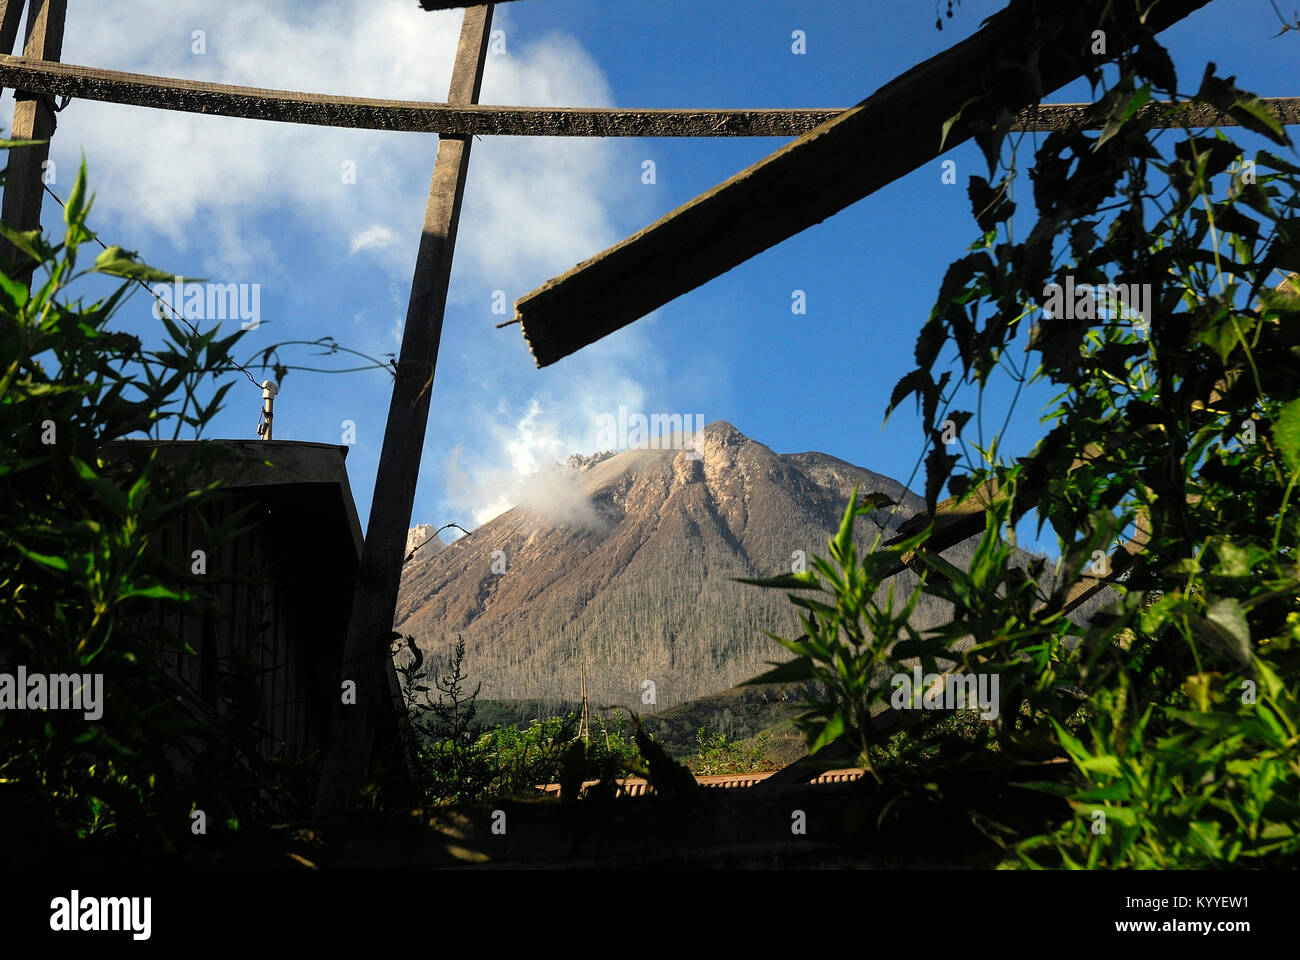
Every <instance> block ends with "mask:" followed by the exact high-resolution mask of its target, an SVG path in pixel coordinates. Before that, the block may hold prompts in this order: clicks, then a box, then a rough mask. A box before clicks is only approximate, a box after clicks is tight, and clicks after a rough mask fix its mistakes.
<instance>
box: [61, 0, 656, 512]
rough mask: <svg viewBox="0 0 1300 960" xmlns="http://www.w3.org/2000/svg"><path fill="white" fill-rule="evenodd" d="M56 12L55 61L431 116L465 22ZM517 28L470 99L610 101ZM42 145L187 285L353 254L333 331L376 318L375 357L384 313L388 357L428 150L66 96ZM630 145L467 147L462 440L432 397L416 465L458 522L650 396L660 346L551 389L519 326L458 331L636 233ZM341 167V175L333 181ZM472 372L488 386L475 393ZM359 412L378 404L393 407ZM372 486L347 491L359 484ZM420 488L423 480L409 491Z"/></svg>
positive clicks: (371, 0)
mask: <svg viewBox="0 0 1300 960" xmlns="http://www.w3.org/2000/svg"><path fill="white" fill-rule="evenodd" d="M69 7H70V9H69V11H68V25H67V31H66V37H65V41H64V46H63V58H64V60H65V61H66V62H69V63H82V64H88V65H94V66H100V67H105V68H109V69H118V70H127V71H132V72H138V73H146V74H156V75H163V76H176V77H185V78H190V79H196V80H211V81H216V82H222V83H232V84H242V85H249V86H257V87H267V88H279V89H289V90H300V91H309V92H320V93H338V94H346V95H353V96H369V97H382V98H389V99H408V100H429V101H440V100H444V99H445V97H446V92H447V85H448V82H449V80H450V76H451V64H452V60H453V57H454V53H455V49H456V44H457V39H458V36H459V32H460V21H461V16H462V15H461V13H460V12H459V11H451V12H443V13H428V12H424V11H421V10H419V8H418V6H417V5H416V3H415V0H348V2H336V3H330V4H311V5H304V4H300V3H297V2H294V0H226V2H224V3H222V4H212V3H209V2H205V0H119V2H116V3H112V4H108V3H103V2H102V0H71V2H70V3H69ZM511 23H512V21H511V14H510V12H509V9H508V6H507V7H498V8H497V11H496V14H495V20H494V27H501V28H504V29H506V30H507V33H508V39H509V47H508V48H509V53H508V54H507V55H505V56H495V55H489V57H488V61H487V66H486V70H485V76H484V82H483V90H482V96H481V97H480V100H481V101H482V102H484V103H502V104H533V105H562V106H606V105H612V104H613V94H612V91H611V89H610V86H609V83H608V81H607V79H606V77H605V75H604V73H603V71H602V70H601V69H600V67H599V66H598V64H596V62H595V61H594V60H593V59H592V57H591V55H590V54H589V53H588V52H587V51H586V50H585V49H583V47H582V46H581V45H580V44H579V43H578V42H577V41H576V40H574V39H573V38H572V37H569V36H566V35H564V34H560V33H554V32H552V33H548V34H544V35H541V36H528V35H520V33H519V32H518V31H514V30H512V29H511ZM140 24H147V25H148V30H147V31H146V32H143V33H142V32H141V31H140V30H139V25H140ZM199 29H201V30H204V31H205V32H206V38H205V42H206V49H207V53H206V54H205V55H202V56H197V55H194V54H192V53H191V44H192V42H193V41H192V39H191V34H192V32H193V31H194V30H199ZM53 147H54V156H55V158H56V159H57V160H58V161H59V169H60V170H63V169H75V167H76V163H77V162H78V160H79V153H80V152H81V151H82V150H84V151H85V154H86V156H87V159H88V163H89V166H90V171H91V181H92V184H93V185H94V186H95V187H96V188H97V189H98V190H99V192H100V195H99V200H98V202H97V205H96V209H95V212H94V214H93V215H92V222H93V224H94V226H95V227H96V229H98V230H100V231H101V232H103V233H106V234H108V233H109V232H110V231H111V235H112V236H113V237H114V239H116V240H117V241H118V242H120V243H123V244H124V245H127V246H131V247H134V248H138V249H141V250H142V251H145V255H146V258H148V250H149V248H150V243H149V241H150V238H151V235H153V236H161V237H164V238H166V239H168V240H169V241H171V243H172V244H174V245H175V247H176V248H177V249H178V250H180V251H181V252H182V253H186V254H188V255H189V257H190V258H191V259H190V262H188V263H187V264H186V267H187V269H188V270H189V272H191V273H195V272H197V271H199V270H202V271H203V274H204V275H205V276H208V277H226V278H229V279H232V280H239V281H258V282H262V283H263V284H266V283H268V282H271V281H282V282H284V283H286V284H287V283H301V282H302V278H303V271H304V270H306V271H310V270H312V269H313V268H314V267H313V260H312V258H313V257H314V256H319V257H322V258H324V257H338V256H339V255H340V253H341V251H340V249H339V248H341V247H343V246H344V245H345V244H346V249H347V250H348V251H350V253H351V254H354V255H357V254H364V256H365V258H366V267H367V268H368V269H371V270H375V269H377V270H378V271H379V273H380V276H379V277H378V278H377V279H376V278H369V279H367V280H366V283H365V286H364V288H361V289H359V290H358V295H357V300H356V302H353V303H340V304H339V305H338V307H339V311H340V313H339V316H340V317H341V318H342V319H343V320H345V321H346V320H349V319H350V320H352V321H360V320H362V319H363V318H365V319H367V320H368V318H370V317H371V316H372V313H371V311H372V310H373V311H374V315H375V319H376V320H378V321H379V322H378V323H377V324H370V323H369V322H367V324H366V327H367V328H369V329H371V330H374V331H375V334H376V337H377V340H378V342H383V341H386V340H387V336H385V335H384V334H383V333H382V332H381V331H383V330H384V329H385V326H386V324H385V323H384V322H383V321H384V319H385V317H386V316H389V315H390V316H391V319H392V324H391V327H390V329H389V331H388V332H389V334H390V335H391V337H392V338H393V341H394V342H396V343H400V341H401V332H402V326H403V323H404V319H405V313H406V305H407V298H408V292H409V289H410V280H411V268H412V265H413V264H414V261H415V252H416V248H417V246H418V243H419V237H420V228H421V224H422V222H423V214H424V209H425V205H426V202H427V190H428V186H429V179H430V175H431V173H432V169H433V163H434V159H435V156H436V152H437V150H436V147H437V138H436V137H434V136H429V135H421V134H410V133H392V132H382V131H370V130H337V129H331V128H325V127H313V126H301V125H292V124H280V123H267V122H260V121H252V120H238V119H232V118H225V117H213V116H202V115H192V114H183V113H173V112H167V111H157V110H147V109H143V108H137V107H124V106H117V105H113V104H104V103H97V102H92V101H75V102H74V103H73V104H72V105H71V106H70V108H69V109H68V110H66V111H65V112H64V113H62V114H60V119H59V129H58V133H57V135H56V136H55V137H54V141H53ZM630 150H631V147H630V145H629V143H628V141H620V140H593V139H581V138H546V139H542V138H528V137H510V138H484V139H475V140H474V141H472V144H471V157H470V175H469V182H468V185H467V189H466V193H465V200H464V209H463V213H462V217H461V220H460V235H459V238H458V241H457V250H456V272H455V278H454V283H453V286H452V288H451V291H450V295H449V307H450V309H449V319H448V324H447V329H446V331H445V333H444V340H443V356H442V358H441V362H440V363H439V377H440V378H441V379H442V381H445V380H446V378H447V377H449V376H454V375H459V372H458V371H472V372H471V373H469V374H465V376H466V377H467V379H466V381H465V382H464V383H463V384H461V381H459V380H454V381H452V382H454V383H456V384H457V386H458V387H460V388H461V391H462V393H463V394H464V395H460V394H458V395H457V396H456V397H455V400H454V404H453V406H454V407H455V413H454V416H455V418H456V419H457V423H458V424H459V425H473V426H474V427H475V428H476V429H474V430H473V431H472V432H471V433H469V435H468V440H467V445H466V447H465V449H463V450H457V451H456V452H455V453H454V455H453V456H452V457H451V458H448V457H447V454H446V451H447V449H448V447H447V445H446V443H445V441H444V440H443V439H442V437H441V436H439V435H438V434H437V431H436V418H437V417H438V416H439V415H440V414H439V412H438V410H439V405H438V404H437V403H435V413H434V419H433V420H431V425H430V440H429V442H430V444H431V445H435V446H436V449H437V457H436V459H435V458H428V459H427V461H426V462H429V464H430V466H434V467H435V469H436V468H437V466H443V465H444V464H445V466H446V476H445V483H446V488H445V492H443V491H440V493H441V494H442V495H441V497H440V498H439V501H438V503H439V506H438V509H442V508H444V507H452V508H454V509H456V510H457V511H458V512H459V511H462V510H463V511H465V513H462V514H460V515H461V516H473V517H474V518H475V519H476V521H479V522H481V521H482V520H483V519H487V518H488V517H490V516H492V515H495V514H496V513H500V512H501V510H503V509H506V508H508V507H509V506H512V505H514V504H515V503H518V502H520V501H521V499H524V498H525V497H526V495H527V491H528V489H530V487H529V483H530V482H532V483H533V484H534V487H533V488H534V489H539V488H537V487H536V483H535V481H530V480H529V478H530V477H534V478H535V477H536V476H537V473H536V470H537V468H539V467H543V466H545V465H546V464H549V463H554V462H555V461H556V460H563V459H564V457H565V456H567V454H568V453H571V452H574V451H583V452H591V451H592V450H594V442H595V440H594V436H595V426H594V425H595V420H596V417H597V415H598V414H600V413H602V412H608V411H615V410H617V408H618V405H619V404H626V405H628V406H629V407H630V408H632V409H639V408H640V406H642V405H643V404H644V401H645V396H646V387H645V383H646V381H647V380H648V379H649V378H651V377H653V376H655V375H656V373H662V371H663V367H662V365H661V364H660V363H659V361H657V360H655V359H654V358H653V356H651V357H650V358H649V359H647V353H648V352H650V353H652V352H653V351H647V346H648V343H647V338H648V334H647V333H646V332H644V331H642V330H639V329H631V330H627V331H624V332H622V333H620V334H617V335H616V336H614V337H612V338H610V339H608V340H605V341H602V342H601V343H598V344H596V345H594V346H592V347H589V348H587V349H586V350H584V351H583V352H582V355H581V356H579V357H575V358H572V359H571V360H569V361H566V362H565V368H564V370H563V373H562V374H560V375H551V374H550V373H549V372H547V373H544V374H538V373H537V372H536V371H534V370H532V369H531V361H530V360H528V359H527V357H526V354H525V353H524V352H523V351H522V349H521V346H522V345H521V342H520V338H519V336H518V333H517V330H515V329H513V328H512V331H511V332H510V334H509V335H507V333H506V332H502V331H497V330H494V329H493V327H492V322H489V321H493V322H494V321H496V320H499V319H500V318H499V317H492V316H490V315H489V314H487V313H486V309H484V310H483V316H482V320H483V322H481V323H477V322H475V323H471V322H470V321H469V320H467V319H465V318H466V317H471V316H476V315H477V314H476V313H475V311H477V310H479V307H478V305H479V304H486V303H488V302H489V298H490V296H491V291H493V290H497V289H500V290H504V291H505V292H506V296H507V299H508V300H509V301H511V302H513V301H514V300H515V299H516V298H518V297H519V296H521V295H523V294H524V293H526V292H527V291H529V290H531V289H533V288H534V287H536V286H538V285H540V284H541V283H542V282H544V281H545V280H547V279H549V278H550V277H552V276H554V275H556V274H558V273H560V272H562V271H564V270H566V269H568V268H569V267H571V266H572V265H573V264H575V263H577V262H580V261H581V260H584V259H586V258H587V257H589V256H591V255H593V254H594V253H597V252H598V251H600V250H601V249H603V248H605V247H606V246H608V245H610V244H612V243H613V242H615V241H617V240H618V239H619V238H620V237H621V236H622V235H623V234H624V233H626V232H628V229H627V228H628V224H627V223H626V222H622V223H616V222H615V219H614V216H613V214H614V212H615V211H619V210H626V209H627V208H628V207H629V206H635V205H639V204H644V203H646V202H647V201H646V200H644V199H642V198H643V197H644V193H642V192H639V191H638V187H639V181H638V180H637V177H636V176H634V175H629V174H628V171H629V170H632V171H634V172H635V171H636V170H637V169H638V163H637V161H636V160H635V158H634V156H633V155H632V153H631V152H630ZM349 164H351V165H354V166H348V165H349ZM351 170H355V178H354V179H355V182H354V183H349V182H345V181H347V180H350V179H353V177H351V176H344V173H345V172H347V171H351ZM640 225H641V224H640V223H637V224H634V225H633V227H634V228H635V227H636V226H640ZM311 243H317V244H319V249H313V248H312V247H311V246H310V244H311ZM158 265H159V266H165V267H173V268H177V265H176V264H174V263H170V262H169V263H160V264H158ZM316 269H319V268H316ZM385 288H386V289H385ZM380 291H383V292H386V294H387V299H388V300H389V301H390V302H391V304H392V307H391V311H390V310H389V309H388V308H387V306H386V305H384V303H383V300H384V299H385V298H384V296H383V293H380ZM376 293H380V295H379V296H378V297H376ZM471 308H472V309H471ZM455 310H460V311H461V315H459V316H458V315H455ZM640 326H643V324H639V325H638V327H640ZM651 331H652V328H651ZM344 336H346V334H344ZM449 344H451V345H452V346H451V348H450V349H454V350H455V351H456V352H455V353H454V354H450V353H449ZM371 346H372V347H373V344H371ZM375 349H383V347H382V346H381V347H378V348H375ZM449 369H450V370H451V371H452V373H445V372H444V371H447V370H449ZM506 370H510V371H512V375H509V376H508V375H506V374H505V372H504V371H506ZM480 371H481V372H480ZM621 371H635V375H632V374H630V373H624V372H621ZM483 379H486V380H487V384H486V385H485V389H482V390H481V392H479V391H476V390H475V389H473V388H474V387H475V386H476V385H477V384H478V383H479V382H480V381H481V380H483ZM363 400H364V402H367V403H374V404H375V405H376V406H378V404H379V403H381V402H383V401H384V400H386V397H382V396H380V397H371V396H367V397H365V398H363ZM358 402H363V401H361V400H359V401H358ZM378 419H379V422H381V423H382V414H379V415H378ZM331 429H333V428H332V426H331ZM446 435H447V434H446V432H445V431H444V433H443V436H446ZM454 436H456V437H457V439H460V438H461V437H462V436H464V434H462V433H461V432H460V431H459V430H457V431H456V432H455V434H454ZM435 464H436V466H435ZM366 482H368V477H367V478H356V477H354V478H353V484H354V487H359V486H360V484H362V483H366ZM432 493H433V491H431V490H428V489H427V487H426V488H425V489H424V490H422V494H421V495H422V497H427V496H429V495H430V494H432ZM561 500H562V498H561ZM422 504H423V507H424V509H425V510H428V509H433V508H434V504H433V503H431V502H428V501H423V502H422ZM420 509H421V503H417V513H419V511H420ZM415 519H416V520H418V519H420V517H419V516H417V517H416V518H415Z"/></svg>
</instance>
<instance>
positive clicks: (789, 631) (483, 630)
mask: <svg viewBox="0 0 1300 960" xmlns="http://www.w3.org/2000/svg"><path fill="white" fill-rule="evenodd" d="M696 447H697V450H698V454H697V455H696V456H692V454H693V453H695V451H691V450H686V449H658V450H644V449H637V450H625V451H623V452H620V453H617V454H614V455H611V456H604V455H597V456H596V457H593V458H571V461H570V462H571V463H572V464H573V466H564V467H561V466H559V465H557V466H556V467H555V468H554V469H553V470H548V471H545V472H544V473H543V474H542V475H540V476H539V478H538V488H539V489H538V490H537V491H536V493H535V495H530V496H528V497H526V498H525V500H526V503H525V505H521V506H519V507H515V508H513V509H511V510H508V511H506V512H505V513H503V514H501V515H500V516H498V517H495V518H494V519H492V520H490V521H488V522H487V523H485V524H483V525H482V526H480V527H479V528H478V529H477V530H475V531H474V533H473V534H472V535H471V536H468V537H465V538H462V539H461V540H459V541H457V542H455V543H453V544H451V545H450V546H447V547H444V548H442V549H440V550H437V549H433V550H421V551H420V552H419V553H417V554H416V557H415V558H414V559H413V560H412V561H411V562H410V563H409V564H407V566H406V569H405V570H404V572H403V578H402V588H401V593H400V596H399V600H398V609H397V618H396V624H395V629H397V630H399V631H400V632H402V633H404V634H411V635H412V636H414V637H415V639H416V641H417V643H419V645H420V646H421V648H422V649H424V650H425V651H426V653H431V654H433V655H434V656H436V657H445V655H446V653H447V651H448V649H449V646H450V644H451V643H452V642H454V640H455V638H456V635H457V634H461V635H463V636H464V637H465V640H466V647H467V668H468V670H469V673H470V676H471V681H472V682H478V681H480V680H481V681H482V682H483V690H482V694H481V695H482V696H483V697H484V698H491V699H502V700H511V699H539V700H542V701H545V702H549V703H554V704H556V705H560V704H563V703H573V702H575V701H577V700H578V698H579V690H580V673H581V670H582V668H583V664H584V663H585V671H586V676H587V686H588V694H589V696H590V698H591V702H592V703H593V704H621V705H627V706H632V707H634V708H635V709H637V710H639V711H641V712H645V713H650V712H654V711H655V710H656V709H665V708H668V707H672V706H674V705H676V704H680V703H684V702H686V701H689V700H694V699H696V698H697V697H700V696H703V695H706V694H710V693H714V692H717V691H721V690H725V689H727V688H729V687H731V686H733V685H734V684H736V683H738V682H741V681H743V680H746V679H748V678H750V677H752V676H755V675H756V674H758V673H761V672H763V671H764V670H765V669H767V661H769V660H784V659H787V658H788V654H787V653H786V651H785V650H784V649H783V648H781V647H780V646H779V645H778V644H777V643H776V642H775V641H773V640H771V639H769V638H768V637H766V636H765V635H764V633H763V631H764V630H771V631H773V632H775V633H777V634H780V635H785V636H793V635H797V634H798V633H799V632H800V631H799V627H798V618H797V616H796V612H795V608H794V607H792V605H791V604H790V603H789V601H788V600H787V599H786V596H785V594H784V593H782V592H780V591H774V590H765V589H762V588H758V587H753V586H749V585H746V584H739V583H735V582H734V581H733V579H732V578H734V577H755V576H772V575H775V574H778V573H783V572H787V571H789V570H790V569H791V565H792V563H793V562H794V560H795V554H796V551H803V553H804V555H805V556H806V557H809V558H810V557H811V556H812V554H813V553H819V554H822V555H826V552H827V549H826V541H827V538H828V537H830V536H831V535H832V534H833V533H834V532H835V530H836V528H837V527H838V525H839V520H840V517H841V515H842V514H843V511H844V507H845V505H846V503H847V502H848V498H849V495H850V492H851V491H852V489H853V486H854V484H855V483H857V484H858V485H859V489H860V490H861V491H862V492H864V493H874V492H880V493H884V494H886V495H887V496H890V497H891V498H893V499H895V500H901V504H902V505H901V507H900V509H899V510H898V512H897V513H896V514H895V515H894V516H893V517H892V518H891V517H889V516H888V511H887V510H886V511H878V512H877V513H876V514H874V515H873V518H871V519H869V518H866V517H864V518H860V519H859V521H858V523H857V526H856V528H855V539H856V540H857V541H858V545H859V548H860V549H862V550H866V549H868V548H869V547H870V545H871V543H872V542H873V541H874V540H875V536H876V533H877V531H878V530H879V529H880V527H879V524H884V525H885V526H887V527H888V528H889V529H891V530H892V529H893V528H894V527H896V526H897V525H898V524H899V523H901V522H902V521H904V520H906V519H907V518H908V517H910V516H911V515H912V514H913V513H914V512H915V511H916V510H918V509H920V508H921V507H922V506H923V503H922V500H921V498H919V497H917V496H916V495H915V494H912V493H910V492H909V491H906V490H905V489H904V488H903V486H902V484H900V483H898V482H897V481H896V480H892V479H890V478H888V477H885V476H882V475H880V474H877V473H873V472H872V471H870V470H866V469H864V468H862V467H857V466H854V465H852V464H849V463H846V462H844V461H842V460H839V459H837V458H835V457H831V456H828V455H826V454H821V453H798V454H778V453H774V452H773V451H772V450H770V449H769V448H768V447H766V446H765V445H763V444H761V443H758V442H757V441H754V440H751V439H749V438H748V437H746V436H744V434H742V433H740V431H738V430H736V429H735V428H734V427H733V426H731V425H730V424H728V423H726V422H724V421H716V422H714V423H711V424H709V425H708V426H707V427H705V428H704V430H703V431H702V437H700V438H697V441H696ZM602 457H603V459H602ZM873 520H874V521H875V522H873ZM431 546H432V545H431ZM969 554H970V546H969V544H961V545H958V546H957V547H955V548H954V549H953V550H951V551H948V553H947V554H946V555H947V556H948V558H949V559H950V560H952V561H953V562H955V563H959V564H961V565H963V566H964V565H965V563H966V562H967V561H968V559H969ZM503 569H504V572H494V570H495V571H501V570H503ZM897 579H898V580H899V581H901V582H900V583H898V587H901V588H904V589H909V590H910V589H911V588H912V587H913V586H914V585H915V582H916V581H915V578H914V576H913V575H912V574H911V573H910V572H905V573H903V574H900V576H899V578H897ZM919 612H920V620H921V624H922V625H928V624H929V623H931V622H933V623H938V622H940V621H941V620H942V619H943V618H944V617H945V616H947V611H946V610H944V609H942V607H941V605H940V604H939V603H938V602H937V601H933V600H931V599H930V598H923V600H922V606H921V609H920V611H919ZM645 681H651V682H653V684H654V694H655V702H654V703H653V704H645V703H644V702H643V692H645V691H647V690H648V688H647V686H646V684H645Z"/></svg>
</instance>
